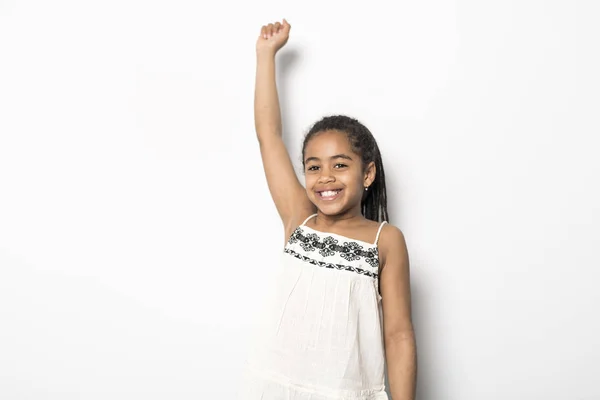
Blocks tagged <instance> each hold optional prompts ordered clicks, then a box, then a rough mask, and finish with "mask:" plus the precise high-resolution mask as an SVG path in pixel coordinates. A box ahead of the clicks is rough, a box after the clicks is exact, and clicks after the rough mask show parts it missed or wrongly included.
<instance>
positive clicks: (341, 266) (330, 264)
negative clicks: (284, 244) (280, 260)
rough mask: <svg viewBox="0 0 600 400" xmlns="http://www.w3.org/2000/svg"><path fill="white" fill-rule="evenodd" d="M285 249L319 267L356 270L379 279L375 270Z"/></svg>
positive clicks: (358, 272)
mask: <svg viewBox="0 0 600 400" xmlns="http://www.w3.org/2000/svg"><path fill="white" fill-rule="evenodd" d="M283 251H284V252H286V253H288V254H291V255H292V256H294V257H296V258H298V259H300V260H302V261H306V262H308V263H310V264H313V265H318V266H319V267H325V268H333V269H344V270H346V271H353V272H356V273H357V274H360V275H366V276H370V277H371V278H375V279H377V276H378V274H376V273H374V272H371V271H367V270H364V269H362V268H357V267H352V266H350V265H342V264H334V263H328V262H324V261H319V260H313V259H312V258H310V257H306V256H303V255H302V254H298V253H296V252H295V251H294V250H292V249H288V248H285V249H284V250H283Z"/></svg>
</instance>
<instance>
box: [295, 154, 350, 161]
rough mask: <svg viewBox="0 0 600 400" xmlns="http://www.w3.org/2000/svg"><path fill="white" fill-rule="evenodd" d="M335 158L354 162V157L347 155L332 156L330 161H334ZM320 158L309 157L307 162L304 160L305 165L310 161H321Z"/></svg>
mask: <svg viewBox="0 0 600 400" xmlns="http://www.w3.org/2000/svg"><path fill="white" fill-rule="evenodd" d="M335 158H343V159H345V160H350V161H352V157H350V156H348V155H346V154H336V155H335V156H331V157H329V159H330V160H333V159H335ZM319 160H320V158H319V157H308V158H307V159H306V160H304V162H305V163H307V162H309V161H319Z"/></svg>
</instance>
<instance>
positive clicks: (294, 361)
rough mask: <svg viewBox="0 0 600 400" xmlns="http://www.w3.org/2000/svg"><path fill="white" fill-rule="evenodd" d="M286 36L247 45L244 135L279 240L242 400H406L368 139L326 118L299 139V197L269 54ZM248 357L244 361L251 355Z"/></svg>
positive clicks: (403, 333) (406, 375)
mask: <svg viewBox="0 0 600 400" xmlns="http://www.w3.org/2000/svg"><path fill="white" fill-rule="evenodd" d="M289 32H290V25H289V23H288V22H287V21H286V20H285V19H284V20H283V22H282V23H279V22H276V23H274V24H268V25H266V26H263V27H262V29H261V34H260V37H259V38H258V40H257V43H256V52H257V71H256V88H255V100H254V101H255V104H254V112H255V114H254V115H255V128H256V133H257V137H258V142H259V145H260V151H261V156H262V161H263V165H264V170H265V175H266V178H267V183H268V187H269V191H270V192H271V196H272V198H273V201H274V202H275V206H276V208H277V211H278V213H279V215H280V217H281V220H282V222H283V226H284V230H285V237H284V240H285V241H284V244H285V245H284V249H283V252H282V254H281V263H282V265H281V269H280V270H279V275H278V277H277V288H276V290H275V292H274V297H273V299H272V302H270V305H271V306H272V307H271V309H270V311H271V312H270V313H268V314H266V320H265V325H263V326H262V330H261V331H260V341H259V344H257V346H256V347H255V350H256V351H255V354H253V355H252V356H250V357H249V358H248V360H247V363H246V373H245V375H244V380H243V382H242V389H241V397H240V398H241V399H243V400H284V399H285V400H299V399H303V400H333V399H340V400H341V399H353V400H384V399H388V396H387V394H386V391H385V381H384V368H385V365H386V362H387V369H388V377H389V382H390V390H391V395H392V398H393V400H413V399H414V395H415V383H416V344H415V337H414V332H413V326H412V322H411V303H410V286H409V260H408V253H407V250H406V243H405V240H404V236H403V234H402V232H401V231H400V230H399V229H398V228H396V227H394V226H392V225H390V224H386V220H387V219H388V214H387V207H386V190H385V176H384V172H383V164H382V161H381V154H380V152H379V148H378V147H377V143H376V142H375V139H374V138H373V136H372V135H371V133H370V132H369V130H368V129H367V128H366V127H365V126H363V125H362V124H361V123H359V122H358V121H357V120H355V119H352V118H349V117H345V116H332V117H326V118H323V119H322V120H320V121H318V122H317V123H315V124H314V126H313V127H312V128H311V129H310V131H309V132H308V134H307V135H306V137H305V139H304V144H303V146H302V160H303V161H302V162H303V167H304V169H303V170H304V176H305V183H306V185H305V186H306V188H304V187H302V185H301V184H300V182H299V181H298V179H297V177H296V174H295V172H294V169H293V166H292V163H291V160H290V157H289V155H288V153H287V150H286V148H285V145H284V143H283V140H282V128H281V116H280V111H279V100H278V95H277V87H276V81H275V54H276V53H277V51H278V50H279V49H280V48H281V47H282V46H283V45H285V43H286V42H287V40H288V37H289ZM250 354H251V353H250Z"/></svg>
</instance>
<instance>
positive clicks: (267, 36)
mask: <svg viewBox="0 0 600 400" xmlns="http://www.w3.org/2000/svg"><path fill="white" fill-rule="evenodd" d="M290 28H291V25H290V24H289V23H288V22H287V21H286V20H285V18H284V19H283V22H282V23H279V22H275V23H274V24H268V25H263V27H262V28H261V30H260V36H259V37H258V39H257V41H256V51H257V52H260V53H263V52H266V53H272V54H273V55H274V54H275V53H277V51H278V50H279V49H280V48H282V47H283V46H284V45H285V44H286V43H287V40H288V38H289V36H290Z"/></svg>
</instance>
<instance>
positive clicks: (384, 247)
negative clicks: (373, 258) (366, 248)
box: [377, 223, 407, 265]
mask: <svg viewBox="0 0 600 400" xmlns="http://www.w3.org/2000/svg"><path fill="white" fill-rule="evenodd" d="M377 247H378V248H379V257H380V259H381V261H382V265H384V264H385V263H386V260H387V258H388V256H390V255H392V253H393V254H394V255H396V253H406V252H407V250H406V239H405V237H404V233H403V232H402V230H401V229H400V228H398V227H397V226H395V225H392V224H390V223H385V224H383V226H382V227H381V232H380V234H379V240H378V243H377Z"/></svg>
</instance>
